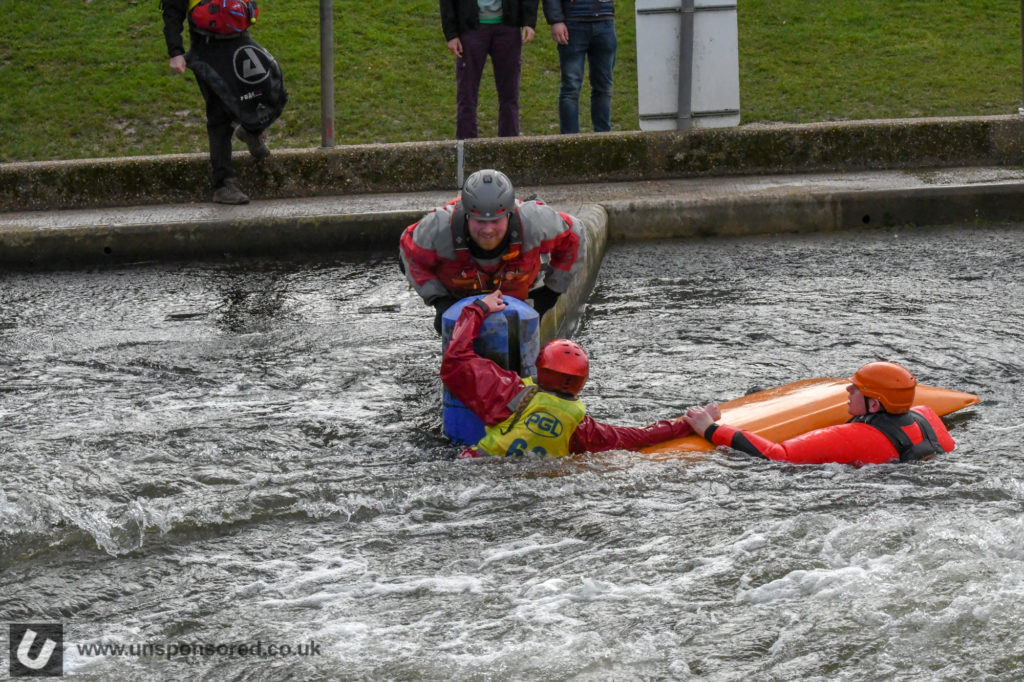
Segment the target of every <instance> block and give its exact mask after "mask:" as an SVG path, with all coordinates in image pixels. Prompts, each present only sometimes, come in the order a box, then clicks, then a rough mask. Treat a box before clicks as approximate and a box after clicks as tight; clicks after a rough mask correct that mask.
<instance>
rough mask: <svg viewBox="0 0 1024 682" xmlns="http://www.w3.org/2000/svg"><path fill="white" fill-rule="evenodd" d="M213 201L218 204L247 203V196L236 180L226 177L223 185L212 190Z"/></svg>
mask: <svg viewBox="0 0 1024 682" xmlns="http://www.w3.org/2000/svg"><path fill="white" fill-rule="evenodd" d="M213 201H214V203H218V204H234V205H237V204H248V203H249V197H247V196H245V192H243V191H242V189H241V188H240V187H239V186H238V180H235V179H234V178H228V179H227V180H225V181H224V185H223V186H221V187H218V188H217V189H215V190H214V191H213Z"/></svg>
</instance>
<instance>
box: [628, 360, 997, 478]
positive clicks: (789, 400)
mask: <svg viewBox="0 0 1024 682" xmlns="http://www.w3.org/2000/svg"><path fill="white" fill-rule="evenodd" d="M849 385H850V380H849V379H839V378H834V377H823V378H819V379H804V380H802V381H796V382H793V383H792V384H786V385H785V386H779V387H777V388H770V389H768V390H766V391H759V392H757V393H751V394H750V395H745V396H743V397H742V398H737V399H735V400H730V401H728V402H725V403H722V404H721V405H720V407H721V408H722V418H721V419H720V420H719V421H720V422H721V423H723V424H728V425H730V426H735V427H737V428H740V429H744V430H746V431H751V432H753V433H756V434H757V435H759V436H762V437H764V438H767V439H768V440H771V441H773V442H776V443H781V442H782V441H784V440H787V439H789V438H793V437H795V436H799V435H800V434H802V433H807V432H808V431H813V430H815V429H820V428H823V427H826V426H835V425H836V424H843V423H845V422H848V421H849V420H850V414H849V413H848V412H847V411H846V406H847V399H848V398H849V395H848V394H847V392H846V387H847V386H849ZM978 400H979V398H978V396H976V395H974V394H973V393H962V392H960V391H953V390H950V389H946V388H937V387H935V386H924V385H921V384H918V386H917V393H916V394H915V396H914V404H915V405H927V406H928V407H930V408H932V409H933V410H935V412H936V414H938V415H939V416H942V415H944V414H949V413H950V412H956V411H957V410H960V409H963V408H965V407H968V406H969V405H974V404H975V403H977V402H978ZM714 448H715V446H714V445H712V444H711V443H709V442H708V441H706V440H704V439H703V438H701V437H700V436H686V437H685V438H677V439H675V440H670V441H665V442H664V443H659V444H658V445H652V446H650V447H647V448H644V449H643V450H642V451H641V452H645V453H648V454H650V455H654V457H653V458H654V459H680V458H685V457H686V455H687V453H697V452H707V451H709V450H714Z"/></svg>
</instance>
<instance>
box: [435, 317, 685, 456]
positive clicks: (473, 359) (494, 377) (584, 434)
mask: <svg viewBox="0 0 1024 682" xmlns="http://www.w3.org/2000/svg"><path fill="white" fill-rule="evenodd" d="M486 315H487V313H486V312H485V311H484V306H483V304H481V303H480V301H474V302H473V303H472V304H470V305H467V306H466V307H465V308H463V309H462V313H461V314H460V315H459V319H458V321H456V323H455V328H454V329H452V338H451V341H450V342H449V343H448V348H447V349H446V350H445V352H444V358H443V359H442V360H441V381H443V382H444V385H445V386H447V387H448V390H450V391H451V392H452V394H453V395H454V396H455V397H456V398H458V399H459V400H461V401H462V403H463V404H464V405H465V406H466V407H468V408H469V409H470V410H472V412H473V413H474V414H475V415H476V416H478V417H479V418H480V419H481V421H483V423H484V426H485V431H486V432H487V435H485V436H484V439H483V440H482V441H481V444H484V445H485V447H483V448H476V449H475V452H474V456H475V455H476V454H484V452H490V450H492V449H493V444H494V443H496V442H502V441H505V440H508V439H507V438H501V437H499V436H506V435H507V434H504V433H502V434H495V433H494V431H495V430H496V429H498V425H499V424H501V423H502V422H505V421H506V420H507V419H508V418H509V417H510V416H512V415H513V413H515V412H517V411H518V412H520V413H522V414H528V413H529V412H530V410H531V407H532V405H531V403H532V402H533V401H536V400H537V399H538V396H541V394H544V393H545V392H544V391H543V390H541V391H540V393H537V392H536V388H535V387H533V386H532V383H533V382H532V381H529V382H526V381H524V380H523V379H522V378H520V376H519V375H518V374H516V373H515V372H513V371H512V370H508V369H502V368H501V367H500V366H499V365H498V364H497V363H495V362H494V361H492V360H488V359H487V358H483V357H480V356H479V355H477V354H476V352H475V351H474V350H473V340H474V339H475V338H476V335H477V334H478V333H480V327H481V326H482V325H483V322H484V317H486ZM548 396H550V398H549V400H554V401H563V402H566V403H570V402H573V403H578V401H576V400H574V399H573V398H572V397H566V396H562V395H559V394H547V395H546V396H542V397H543V398H547V397H548ZM522 400H527V401H530V402H528V403H527V404H526V406H525V407H524V409H520V404H519V403H520V402H521V401H522ZM567 409H569V408H568V406H567ZM584 413H585V410H583V409H582V404H580V405H579V409H578V414H577V416H576V417H575V418H574V419H573V420H572V421H575V420H576V418H578V419H579V422H578V423H577V425H576V428H575V430H573V432H572V435H571V437H570V438H569V439H568V451H565V450H562V449H555V448H553V447H549V448H547V449H545V454H547V455H549V456H553V457H564V456H565V455H568V454H570V453H576V452H602V451H604V450H639V449H640V448H643V447H646V446H648V445H654V444H655V443H661V442H663V441H666V440H671V439H673V438H682V437H683V436H688V435H690V434H691V433H693V430H692V429H691V428H690V425H689V424H687V423H686V422H684V421H683V420H681V419H680V420H677V421H669V420H664V419H663V420H661V421H659V422H656V423H654V424H651V425H650V426H645V427H640V428H638V427H630V426H612V425H611V424H603V423H601V422H599V421H596V420H594V419H592V418H590V417H589V416H584ZM527 422H528V420H527V419H522V420H520V421H519V424H520V425H523V426H525V425H526V424H527ZM527 440H528V439H527ZM556 440H559V439H553V440H552V441H551V444H552V445H554V444H555V443H556ZM561 442H564V441H561ZM560 447H563V448H564V445H561V446H560ZM490 454H500V455H505V454H508V455H515V454H522V452H520V451H517V449H515V448H509V449H507V451H506V452H504V453H494V452H491V453H490Z"/></svg>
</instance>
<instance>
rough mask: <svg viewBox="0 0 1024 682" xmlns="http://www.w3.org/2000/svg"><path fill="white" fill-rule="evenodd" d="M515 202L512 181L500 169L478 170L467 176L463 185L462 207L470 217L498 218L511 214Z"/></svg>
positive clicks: (478, 218)
mask: <svg viewBox="0 0 1024 682" xmlns="http://www.w3.org/2000/svg"><path fill="white" fill-rule="evenodd" d="M515 204H516V190H515V188H514V187H513V186H512V181H511V180H509V179H508V176H507V175H505V174H504V173H502V172H501V171H498V170H492V169H490V168H485V169H484V170H478V171H477V172H476V173H473V174H472V175H470V176H469V177H468V178H466V184H465V185H463V187H462V208H463V209H464V210H465V211H466V216H468V217H470V218H476V219H477V220H488V221H490V220H498V219H500V218H503V217H504V216H506V215H509V213H510V212H511V211H512V209H513V208H514V207H515Z"/></svg>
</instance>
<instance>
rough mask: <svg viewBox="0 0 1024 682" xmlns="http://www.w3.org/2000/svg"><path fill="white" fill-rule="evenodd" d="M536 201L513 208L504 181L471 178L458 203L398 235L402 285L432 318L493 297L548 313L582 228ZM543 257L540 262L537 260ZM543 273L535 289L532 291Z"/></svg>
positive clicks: (437, 324) (487, 175)
mask: <svg viewBox="0 0 1024 682" xmlns="http://www.w3.org/2000/svg"><path fill="white" fill-rule="evenodd" d="M576 222H577V220H576V219H575V218H573V217H572V216H570V215H569V214H567V213H561V212H558V211H556V210H554V209H553V208H551V207H550V206H547V205H546V204H544V203H543V202H542V201H537V200H533V201H519V200H517V199H516V196H515V188H514V187H513V186H512V181H511V180H509V179H508V176H507V175H505V174H504V173H502V172H501V171H498V170H493V169H485V170H479V171H477V172H475V173H473V174H472V175H470V176H469V178H467V180H466V183H465V185H464V186H463V188H462V195H461V196H459V197H456V198H455V199H452V200H451V201H449V202H448V203H447V204H445V205H444V206H441V207H439V208H436V209H434V210H433V211H431V212H430V213H428V214H427V215H425V216H424V217H423V218H422V219H421V220H420V221H419V222H417V223H414V224H412V225H410V226H409V227H407V228H406V230H405V232H404V233H403V234H402V239H401V243H400V245H399V250H400V255H401V259H402V265H403V269H404V271H405V274H406V277H408V279H409V282H410V283H411V284H412V286H413V288H415V289H416V292H417V293H418V294H419V295H420V296H421V297H422V298H423V300H424V301H425V302H426V304H427V305H430V306H433V307H434V310H435V316H434V328H435V329H436V330H437V332H438V333H439V334H440V333H441V316H442V315H443V314H444V311H445V310H447V309H448V308H449V307H451V306H452V305H453V304H454V303H455V302H456V301H458V300H459V299H461V298H465V297H466V296H472V295H474V294H484V293H489V292H491V291H495V290H501V292H502V293H503V294H505V295H508V296H514V297H516V298H518V299H520V300H522V301H525V300H527V299H532V300H533V307H534V309H535V310H536V311H537V313H538V314H539V315H541V316H543V315H544V313H545V312H547V311H548V310H550V309H551V308H552V307H553V306H554V305H555V303H556V302H557V300H558V297H559V296H560V295H561V294H563V293H564V292H565V290H566V289H568V288H569V283H570V282H571V281H572V278H573V277H574V276H575V274H576V272H577V271H578V270H579V267H580V262H581V259H580V249H581V245H582V229H581V227H582V226H578V225H576ZM544 255H546V256H547V258H546V259H542V258H541V256H544ZM541 273H543V276H544V279H543V286H540V287H537V288H534V284H535V283H536V282H537V279H538V277H539V276H540V274H541Z"/></svg>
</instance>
